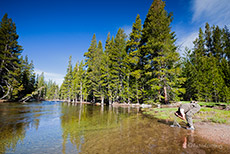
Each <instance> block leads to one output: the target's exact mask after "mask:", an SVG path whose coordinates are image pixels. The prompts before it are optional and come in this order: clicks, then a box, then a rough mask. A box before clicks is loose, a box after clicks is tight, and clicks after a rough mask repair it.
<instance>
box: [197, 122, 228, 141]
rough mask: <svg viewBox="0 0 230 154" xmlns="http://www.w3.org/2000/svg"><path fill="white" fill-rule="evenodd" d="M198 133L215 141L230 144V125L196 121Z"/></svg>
mask: <svg viewBox="0 0 230 154" xmlns="http://www.w3.org/2000/svg"><path fill="white" fill-rule="evenodd" d="M195 126H196V133H197V134H198V135H199V136H201V137H203V138H205V139H207V140H209V141H212V142H215V143H218V144H226V145H230V125H225V124H213V123H196V124H195Z"/></svg>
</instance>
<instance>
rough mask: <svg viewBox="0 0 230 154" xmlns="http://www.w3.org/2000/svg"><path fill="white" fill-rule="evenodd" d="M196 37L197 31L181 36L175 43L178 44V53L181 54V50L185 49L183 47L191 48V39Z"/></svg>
mask: <svg viewBox="0 0 230 154" xmlns="http://www.w3.org/2000/svg"><path fill="white" fill-rule="evenodd" d="M197 37H198V32H192V33H189V34H187V35H185V36H182V38H180V39H179V40H178V41H177V45H178V46H179V53H180V55H183V52H184V51H185V48H188V49H192V48H193V47H194V45H193V41H194V40H195V39H196V38H197Z"/></svg>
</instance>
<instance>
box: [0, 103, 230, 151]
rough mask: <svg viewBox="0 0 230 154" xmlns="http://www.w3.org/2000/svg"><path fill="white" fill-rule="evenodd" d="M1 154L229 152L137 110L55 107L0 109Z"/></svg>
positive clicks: (35, 105)
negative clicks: (145, 115)
mask: <svg viewBox="0 0 230 154" xmlns="http://www.w3.org/2000/svg"><path fill="white" fill-rule="evenodd" d="M0 111H1V112H0V129H1V131H0V153H23V154H24V153H36V154H38V153H41V154H43V153H63V154H67V153H68V154H69V153H103V154H107V153H119V154H123V153H228V151H229V148H226V147H225V146H221V145H216V144H214V143H212V142H208V141H207V140H205V139H202V138H199V136H197V134H196V131H195V132H194V131H188V130H185V129H180V128H171V127H170V124H169V123H167V122H162V121H160V122H159V121H158V120H157V119H150V118H149V117H148V118H147V117H144V116H143V115H142V114H141V113H140V112H139V109H138V108H130V107H126V108H120V107H112V106H93V105H84V104H82V105H80V104H68V103H57V102H41V103H30V104H14V103H13V104H0Z"/></svg>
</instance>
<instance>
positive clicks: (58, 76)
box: [34, 69, 64, 86]
mask: <svg viewBox="0 0 230 154" xmlns="http://www.w3.org/2000/svg"><path fill="white" fill-rule="evenodd" d="M34 71H35V73H36V74H39V75H41V74H42V72H43V73H44V77H45V80H46V81H49V80H52V81H55V82H56V84H58V85H59V86H61V84H62V82H63V80H64V75H62V74H58V73H52V72H45V71H42V70H39V69H35V70H34Z"/></svg>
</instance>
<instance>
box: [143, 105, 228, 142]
mask: <svg viewBox="0 0 230 154" xmlns="http://www.w3.org/2000/svg"><path fill="white" fill-rule="evenodd" d="M176 110H177V108H176V107H171V108H150V109H142V114H143V115H145V116H147V117H149V118H154V119H158V121H159V122H161V123H164V124H166V125H168V126H169V127H170V125H172V124H173V121H174V118H175V116H174V112H175V111H176ZM229 117H230V111H226V110H219V109H212V108H207V107H202V109H201V111H199V112H198V113H197V114H195V115H194V116H193V122H194V126H195V133H196V134H197V135H198V136H199V137H201V138H204V139H205V140H207V141H211V142H213V143H216V144H224V145H227V146H229V145H230V133H229V132H230V118H229ZM177 121H178V123H180V124H181V126H182V129H185V126H184V125H185V122H184V121H183V120H181V119H179V118H177ZM188 131H190V130H188Z"/></svg>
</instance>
